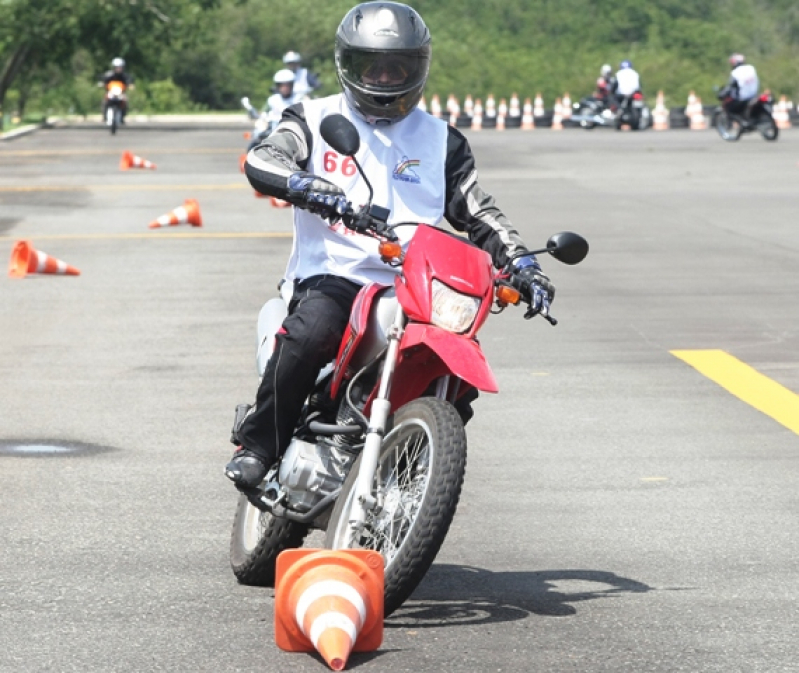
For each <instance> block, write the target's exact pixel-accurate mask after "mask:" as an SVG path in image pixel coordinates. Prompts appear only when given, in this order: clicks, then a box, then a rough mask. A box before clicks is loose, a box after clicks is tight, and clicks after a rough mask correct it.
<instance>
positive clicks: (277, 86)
mask: <svg viewBox="0 0 799 673" xmlns="http://www.w3.org/2000/svg"><path fill="white" fill-rule="evenodd" d="M272 81H273V82H274V91H275V93H273V94H272V95H271V96H269V98H267V99H266V103H264V107H263V110H262V116H265V117H266V122H267V126H266V128H265V129H264V130H263V131H261V132H260V133H257V134H256V135H255V136H254V137H253V139H252V140H251V141H250V144H249V145H248V146H247V151H248V152H249V151H250V150H251V149H252V148H253V147H255V146H256V145H259V144H260V143H261V142H262V141H263V140H264V139H265V138H266V137H267V136H268V135H269V134H270V133H271V132H272V131H273V130H274V129H275V127H276V126H277V125H278V123H279V122H280V118H281V117H282V116H283V111H284V110H285V109H286V108H287V107H289V106H290V105H294V104H295V103H299V102H300V101H301V100H303V98H305V96H303V95H298V94H297V93H296V92H295V91H294V73H293V72H292V71H291V70H289V69H288V68H284V69H283V70H278V71H277V72H276V73H275V76H274V77H273V78H272ZM256 128H258V126H257V125H256Z"/></svg>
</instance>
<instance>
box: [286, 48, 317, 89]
mask: <svg viewBox="0 0 799 673" xmlns="http://www.w3.org/2000/svg"><path fill="white" fill-rule="evenodd" d="M283 65H285V66H286V68H288V69H289V70H291V71H292V72H293V73H294V91H295V92H296V93H297V94H299V95H301V96H310V95H311V93H313V92H314V91H315V90H316V89H318V88H319V80H317V79H316V75H314V74H313V73H312V72H310V71H309V70H308V68H303V67H302V56H300V55H299V54H298V53H297V52H296V51H287V52H286V53H285V54H284V55H283Z"/></svg>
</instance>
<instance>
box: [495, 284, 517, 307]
mask: <svg viewBox="0 0 799 673" xmlns="http://www.w3.org/2000/svg"><path fill="white" fill-rule="evenodd" d="M521 298H522V295H521V294H520V293H519V291H518V290H517V289H515V288H512V287H510V286H508V285H497V301H499V302H500V303H503V304H518V303H519V301H520V300H521Z"/></svg>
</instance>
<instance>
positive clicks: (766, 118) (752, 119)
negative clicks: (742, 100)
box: [712, 92, 780, 142]
mask: <svg viewBox="0 0 799 673" xmlns="http://www.w3.org/2000/svg"><path fill="white" fill-rule="evenodd" d="M719 99H720V100H721V105H720V106H719V107H718V108H716V110H715V111H714V112H713V116H712V123H713V126H714V127H715V129H716V130H717V131H718V132H719V135H720V136H721V137H722V138H723V139H724V140H727V141H728V142H735V141H736V140H738V138H740V137H741V135H743V134H744V133H751V132H753V131H760V135H762V136H763V138H764V139H765V140H776V139H777V138H778V137H779V133H780V132H779V129H778V128H777V122H775V121H774V115H773V109H774V108H773V106H774V97H773V96H772V95H771V93H769V92H765V93H762V94H760V96H758V97H757V98H756V99H755V100H754V101H753V102H752V103H750V105H749V110H748V113H749V114H748V115H741V114H733V113H732V112H731V111H730V105H731V104H732V103H734V102H735V100H734V99H733V98H732V97H731V96H728V95H720V97H719Z"/></svg>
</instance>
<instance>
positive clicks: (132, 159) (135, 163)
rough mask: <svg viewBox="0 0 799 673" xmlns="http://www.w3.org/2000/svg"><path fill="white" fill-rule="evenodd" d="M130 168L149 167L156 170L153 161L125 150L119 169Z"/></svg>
mask: <svg viewBox="0 0 799 673" xmlns="http://www.w3.org/2000/svg"><path fill="white" fill-rule="evenodd" d="M130 168H149V169H151V170H155V168H156V166H155V164H154V163H153V162H152V161H147V159H142V158H141V157H138V156H136V155H135V154H133V153H132V152H127V151H125V152H123V153H122V158H121V159H120V160H119V170H121V171H126V170H128V169H130Z"/></svg>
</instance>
